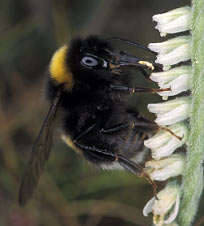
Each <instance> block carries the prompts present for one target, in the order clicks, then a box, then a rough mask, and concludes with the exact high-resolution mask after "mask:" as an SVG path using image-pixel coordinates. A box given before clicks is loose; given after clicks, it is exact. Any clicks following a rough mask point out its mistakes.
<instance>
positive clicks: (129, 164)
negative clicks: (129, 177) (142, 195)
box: [117, 155, 157, 199]
mask: <svg viewBox="0 0 204 226" xmlns="http://www.w3.org/2000/svg"><path fill="white" fill-rule="evenodd" d="M117 160H118V162H119V164H120V165H121V166H123V167H124V169H126V170H128V171H130V172H131V173H134V174H136V175H138V176H144V177H145V178H146V180H147V181H148V182H149V183H150V184H151V185H152V188H153V194H154V196H155V198H156V199H157V196H156V194H157V185H156V183H155V182H154V181H153V180H152V179H151V178H150V177H149V175H148V174H147V173H145V172H144V170H143V169H142V167H141V166H140V165H138V164H137V163H135V162H133V161H131V160H129V159H127V158H125V157H124V156H122V155H118V156H117Z"/></svg>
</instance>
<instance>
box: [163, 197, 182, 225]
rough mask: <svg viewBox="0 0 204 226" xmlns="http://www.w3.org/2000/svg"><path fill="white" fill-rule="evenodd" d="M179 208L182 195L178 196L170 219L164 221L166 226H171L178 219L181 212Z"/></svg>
mask: <svg viewBox="0 0 204 226" xmlns="http://www.w3.org/2000/svg"><path fill="white" fill-rule="evenodd" d="M179 206H180V195H177V198H176V203H175V205H174V208H173V209H172V210H171V212H170V214H169V216H168V218H167V219H165V220H164V223H165V224H170V223H172V222H173V221H174V220H175V219H176V217H177V214H178V211H179Z"/></svg>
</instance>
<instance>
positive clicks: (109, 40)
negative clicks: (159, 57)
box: [106, 37, 156, 54]
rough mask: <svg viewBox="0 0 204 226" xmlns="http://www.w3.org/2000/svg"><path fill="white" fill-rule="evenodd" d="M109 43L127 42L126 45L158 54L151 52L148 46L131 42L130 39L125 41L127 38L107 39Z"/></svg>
mask: <svg viewBox="0 0 204 226" xmlns="http://www.w3.org/2000/svg"><path fill="white" fill-rule="evenodd" d="M106 41H107V42H112V41H120V42H125V43H128V44H129V45H133V46H136V47H138V48H140V49H144V50H146V51H149V52H151V53H153V54H156V53H155V52H153V51H152V50H150V49H149V48H148V47H146V46H143V45H141V44H139V43H137V42H133V41H129V40H128V39H125V38H117V37H113V38H108V39H106Z"/></svg>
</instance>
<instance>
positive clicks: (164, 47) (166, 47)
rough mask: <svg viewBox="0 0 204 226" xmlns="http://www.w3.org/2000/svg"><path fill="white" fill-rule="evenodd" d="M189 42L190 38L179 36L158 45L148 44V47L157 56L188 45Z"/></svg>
mask: <svg viewBox="0 0 204 226" xmlns="http://www.w3.org/2000/svg"><path fill="white" fill-rule="evenodd" d="M190 41H191V37H190V36H179V37H176V38H172V39H169V40H167V41H164V42H160V43H150V44H149V45H148V47H149V48H150V49H151V50H152V51H154V52H158V53H159V54H166V53H169V52H171V51H173V50H175V49H177V48H178V47H180V46H182V45H185V44H189V42H190Z"/></svg>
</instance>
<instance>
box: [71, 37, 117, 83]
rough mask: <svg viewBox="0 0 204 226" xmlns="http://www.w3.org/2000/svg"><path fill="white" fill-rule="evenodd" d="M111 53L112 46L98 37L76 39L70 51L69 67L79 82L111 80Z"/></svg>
mask: <svg viewBox="0 0 204 226" xmlns="http://www.w3.org/2000/svg"><path fill="white" fill-rule="evenodd" d="M110 51H112V48H111V46H110V44H109V43H108V42H107V41H105V40H102V39H99V38H98V37H96V36H90V37H88V38H86V39H74V40H73V41H72V42H71V45H70V48H69V51H68V57H67V64H68V67H69V68H70V71H71V72H72V74H74V76H75V78H76V79H79V80H84V81H88V80H95V79H101V78H103V79H106V80H108V79H111V78H112V76H113V74H112V70H111V69H110V68H109V65H110V61H111V55H110Z"/></svg>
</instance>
